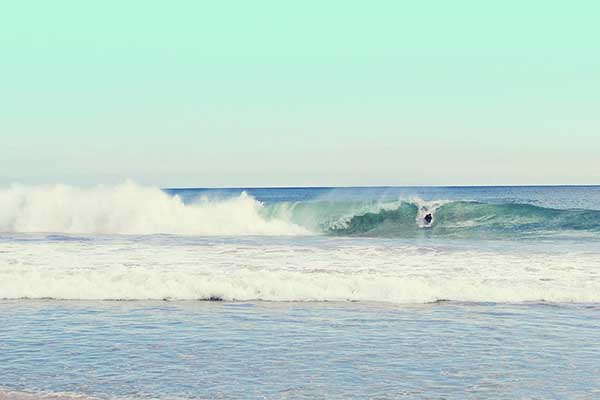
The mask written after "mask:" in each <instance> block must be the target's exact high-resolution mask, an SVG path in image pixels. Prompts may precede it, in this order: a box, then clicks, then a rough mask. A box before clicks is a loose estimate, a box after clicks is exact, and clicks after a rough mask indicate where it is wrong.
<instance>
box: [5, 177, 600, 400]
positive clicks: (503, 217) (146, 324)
mask: <svg viewBox="0 0 600 400" xmlns="http://www.w3.org/2000/svg"><path fill="white" fill-rule="evenodd" d="M427 214H431V216H432V221H431V222H430V223H427V222H426V221H424V216H425V215H427ZM0 232H2V233H1V234H0V298H1V299H2V300H0V398H2V397H3V396H4V397H13V398H27V396H29V395H35V396H40V395H44V396H50V397H55V398H56V397H67V398H74V397H85V398H117V399H125V398H128V399H129V398H132V399H138V398H169V399H176V398H177V399H179V398H200V399H204V398H225V399H228V398H232V399H237V398H244V399H245V398H381V399H385V398H389V399H395V398H419V399H420V398H423V399H430V398H439V399H442V398H444V399H463V398H474V399H475V398H486V397H487V398H507V399H514V398H544V399H545V398H580V399H593V398H598V397H600V378H598V376H600V361H599V360H600V187H594V186H588V187H567V186H566V187H455V188H440V187H432V188H429V187H414V188H408V187H385V188H281V189H260V188H259V189H256V188H254V189H253V188H246V189H164V190H161V189H158V188H153V187H145V186H140V185H137V184H135V183H131V182H127V183H124V184H121V185H116V186H94V187H87V188H76V187H70V186H66V185H45V186H24V185H12V186H8V187H4V188H2V189H0Z"/></svg>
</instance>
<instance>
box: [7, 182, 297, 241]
mask: <svg viewBox="0 0 600 400" xmlns="http://www.w3.org/2000/svg"><path fill="white" fill-rule="evenodd" d="M263 207H264V206H263V204H262V203H260V202H258V201H256V200H255V199H254V198H253V197H251V196H248V195H247V194H246V193H242V194H241V195H239V196H238V197H235V198H231V199H226V200H222V201H212V200H209V199H207V198H200V199H197V200H196V201H195V202H193V203H192V204H185V203H184V202H183V201H182V199H181V198H180V197H179V196H171V195H169V194H167V193H165V192H164V191H162V190H160V189H158V188H153V187H144V186H140V185H137V184H135V183H132V182H126V183H124V184H120V185H116V186H95V187H92V188H76V187H72V186H67V185H43V186H24V185H12V186H10V187H8V188H5V189H1V190H0V232H60V233H74V234H156V233H167V234H181V235H206V236H212V235H226V236H228V235H231V236H236V235H297V234H305V233H307V231H306V229H304V228H302V227H300V226H298V225H295V224H292V223H290V222H287V221H283V220H280V219H277V218H270V219H266V218H265V217H264V216H263V214H262V209H263Z"/></svg>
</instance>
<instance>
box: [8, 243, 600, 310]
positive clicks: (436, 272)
mask: <svg viewBox="0 0 600 400" xmlns="http://www.w3.org/2000/svg"><path fill="white" fill-rule="evenodd" d="M298 242H299V239H297V238H296V239H293V240H292V239H288V240H285V241H283V242H282V239H277V240H271V239H269V240H266V239H261V240H260V241H258V242H256V241H239V240H237V239H236V240H233V239H232V240H227V241H224V242H223V241H222V240H219V241H216V242H210V239H202V240H199V239H194V240H189V241H187V242H185V241H182V240H181V239H165V238H154V239H153V240H150V239H145V240H142V241H134V240H133V239H132V240H131V241H129V240H123V239H122V238H120V239H119V238H115V239H102V240H98V239H93V240H88V241H62V240H42V241H14V240H10V241H3V242H0V298H57V299H164V298H168V299H209V298H221V299H224V300H259V299H260V300H273V301H323V300H329V301H346V300H360V301H384V302H394V303H425V302H432V301H436V300H440V299H449V300H456V301H494V302H522V301H539V300H546V301H552V302H600V279H599V276H598V275H597V271H599V270H600V257H598V254H597V253H589V252H585V251H582V252H579V253H573V254H564V253H553V252H550V253H548V252H544V251H534V252H530V251H516V252H512V251H505V250H503V251H493V250H474V249H471V250H469V249H462V250H460V249H459V250H456V249H454V250H452V249H450V250H449V249H446V248H443V247H440V246H434V247H431V246H430V247H416V246H408V245H391V244H390V243H380V244H374V243H372V242H366V241H358V242H354V241H350V242H348V241H347V240H344V239H331V238H312V239H310V240H309V239H308V238H306V239H303V240H301V241H300V242H302V243H298Z"/></svg>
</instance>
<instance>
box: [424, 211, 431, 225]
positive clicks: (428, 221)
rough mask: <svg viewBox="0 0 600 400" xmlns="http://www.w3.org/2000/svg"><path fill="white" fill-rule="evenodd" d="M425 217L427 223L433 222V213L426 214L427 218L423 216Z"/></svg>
mask: <svg viewBox="0 0 600 400" xmlns="http://www.w3.org/2000/svg"><path fill="white" fill-rule="evenodd" d="M423 219H424V220H425V223H426V224H430V223H431V220H432V219H433V217H432V216H431V213H429V214H427V215H426V216H425V218H423Z"/></svg>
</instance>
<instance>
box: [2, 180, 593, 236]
mask: <svg viewBox="0 0 600 400" xmlns="http://www.w3.org/2000/svg"><path fill="white" fill-rule="evenodd" d="M426 217H427V218H428V219H429V220H427V218H426ZM0 232H11V233H27V232H52V233H67V234H136V235H144V234H160V233H163V234H176V235H198V236H244V235H261V236H273V235H277V236H281V235H315V234H318V235H332V236H364V237H399V238H418V237H424V238H426V237H441V238H477V239H486V238H488V239H511V238H528V237H529V238H544V237H552V238H558V237H569V238H573V237H590V238H600V211H599V210H586V209H552V208H544V207H540V206H535V205H531V204H514V203H509V204H489V203H479V202H472V201H445V200H437V201H424V200H420V199H409V200H398V201H392V202H378V201H341V200H340V201H335V200H306V201H299V202H275V203H271V204H264V203H262V202H260V201H258V200H256V199H255V198H253V197H252V196H250V195H248V194H246V193H245V192H242V193H241V194H240V195H238V196H235V197H230V198H225V199H219V200H215V199H209V198H207V197H199V198H194V199H192V200H189V201H184V200H183V199H182V198H180V197H179V196H178V195H171V194H169V193H167V192H165V191H163V190H161V189H158V188H154V187H145V186H140V185H137V184H135V183H132V182H126V183H124V184H121V185H116V186H96V187H91V188H76V187H72V186H67V185H42V186H24V185H12V186H10V187H8V188H4V189H0Z"/></svg>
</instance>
